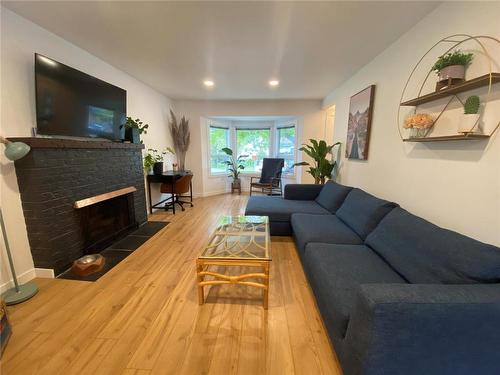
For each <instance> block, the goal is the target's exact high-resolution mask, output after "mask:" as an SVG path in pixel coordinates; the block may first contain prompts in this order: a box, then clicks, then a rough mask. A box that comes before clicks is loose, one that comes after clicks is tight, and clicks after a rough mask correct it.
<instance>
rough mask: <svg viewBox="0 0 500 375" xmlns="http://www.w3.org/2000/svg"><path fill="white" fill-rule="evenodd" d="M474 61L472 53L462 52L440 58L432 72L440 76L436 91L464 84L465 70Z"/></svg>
mask: <svg viewBox="0 0 500 375" xmlns="http://www.w3.org/2000/svg"><path fill="white" fill-rule="evenodd" d="M472 59H473V55H472V53H463V52H462V51H460V50H456V51H453V52H448V53H446V54H444V55H442V56H439V58H438V59H437V61H436V62H435V63H434V65H433V67H432V70H434V71H435V72H436V73H437V75H438V84H437V86H436V89H437V90H440V89H442V88H444V87H446V86H450V85H454V84H457V83H460V82H463V80H464V79H465V69H466V68H467V66H469V64H470V63H471V62H472Z"/></svg>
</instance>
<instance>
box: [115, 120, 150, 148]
mask: <svg viewBox="0 0 500 375" xmlns="http://www.w3.org/2000/svg"><path fill="white" fill-rule="evenodd" d="M121 128H125V140H126V141H129V142H131V143H142V141H141V134H147V133H148V131H147V129H148V128H149V124H144V123H143V122H142V121H141V120H139V119H138V118H136V119H135V120H133V119H132V117H127V121H125V124H123V125H121V126H120V129H121Z"/></svg>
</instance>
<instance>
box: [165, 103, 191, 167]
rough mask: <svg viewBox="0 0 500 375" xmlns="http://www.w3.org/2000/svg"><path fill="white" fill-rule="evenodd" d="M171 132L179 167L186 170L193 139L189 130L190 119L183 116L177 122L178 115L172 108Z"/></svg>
mask: <svg viewBox="0 0 500 375" xmlns="http://www.w3.org/2000/svg"><path fill="white" fill-rule="evenodd" d="M170 117H171V119H170V122H169V124H168V125H169V127H170V134H171V135H172V140H173V141H174V149H175V154H176V155H177V162H178V163H179V169H180V170H181V171H183V170H184V167H185V164H184V163H185V160H186V152H187V150H188V148H189V143H190V141H191V133H190V132H189V121H188V120H186V118H185V117H184V116H182V118H181V121H180V122H179V123H177V117H175V114H174V112H173V111H172V110H170Z"/></svg>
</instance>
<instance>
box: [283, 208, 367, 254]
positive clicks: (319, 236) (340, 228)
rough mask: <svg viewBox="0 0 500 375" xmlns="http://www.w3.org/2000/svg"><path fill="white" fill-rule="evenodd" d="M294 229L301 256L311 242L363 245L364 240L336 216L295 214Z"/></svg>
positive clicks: (293, 219) (293, 216)
mask: <svg viewBox="0 0 500 375" xmlns="http://www.w3.org/2000/svg"><path fill="white" fill-rule="evenodd" d="M292 229H293V235H294V237H295V243H296V244H297V249H298V251H299V254H300V255H302V254H303V252H304V249H305V246H306V245H307V244H308V243H309V242H324V243H334V244H350V245H360V244H363V240H362V239H361V238H360V237H359V236H358V235H357V234H356V233H355V232H354V231H353V230H352V229H350V228H349V227H348V226H347V225H345V224H344V223H343V222H342V221H340V220H339V219H338V218H337V217H336V216H335V215H310V214H293V215H292Z"/></svg>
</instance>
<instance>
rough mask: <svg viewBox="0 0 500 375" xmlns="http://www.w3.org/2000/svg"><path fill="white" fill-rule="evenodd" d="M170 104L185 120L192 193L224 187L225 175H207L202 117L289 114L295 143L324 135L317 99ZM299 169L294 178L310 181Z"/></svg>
mask: <svg viewBox="0 0 500 375" xmlns="http://www.w3.org/2000/svg"><path fill="white" fill-rule="evenodd" d="M174 105H175V109H176V112H177V115H178V116H186V118H187V119H188V120H189V125H190V129H191V146H190V148H189V151H188V154H187V158H186V168H189V169H191V170H192V171H193V174H194V178H193V190H194V193H195V195H196V196H207V195H212V194H220V193H224V192H226V191H227V189H228V179H227V178H226V177H210V176H209V173H208V161H207V152H208V151H207V148H208V141H207V124H206V119H207V118H209V117H218V116H292V117H296V118H297V121H298V138H299V143H302V142H303V141H304V140H306V139H309V138H324V135H325V115H326V111H325V110H322V109H321V101H320V100H212V101H202V100H176V101H175V104H174ZM301 169H302V172H301V175H300V178H299V179H298V180H299V181H302V182H311V181H312V179H311V178H310V176H309V175H308V174H306V173H305V170H304V168H301ZM243 183H244V184H246V183H247V181H243ZM244 186H245V185H244Z"/></svg>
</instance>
